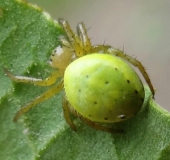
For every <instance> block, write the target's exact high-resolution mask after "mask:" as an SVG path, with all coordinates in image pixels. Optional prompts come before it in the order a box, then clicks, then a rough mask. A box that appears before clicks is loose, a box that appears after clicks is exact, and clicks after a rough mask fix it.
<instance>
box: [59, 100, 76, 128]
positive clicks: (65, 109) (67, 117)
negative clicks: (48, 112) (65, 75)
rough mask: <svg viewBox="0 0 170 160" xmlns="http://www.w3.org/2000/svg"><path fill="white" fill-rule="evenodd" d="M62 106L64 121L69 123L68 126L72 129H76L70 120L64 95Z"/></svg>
mask: <svg viewBox="0 0 170 160" xmlns="http://www.w3.org/2000/svg"><path fill="white" fill-rule="evenodd" d="M62 107H63V113H64V118H65V120H66V122H67V123H68V124H69V125H70V127H71V128H72V129H73V130H74V131H77V129H76V126H75V124H74V123H73V121H72V120H71V117H70V109H69V104H68V101H67V100H66V98H65V97H63V102H62Z"/></svg>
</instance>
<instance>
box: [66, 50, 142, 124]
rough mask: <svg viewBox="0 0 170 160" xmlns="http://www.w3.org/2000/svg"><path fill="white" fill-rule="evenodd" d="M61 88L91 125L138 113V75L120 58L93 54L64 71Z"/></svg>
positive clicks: (72, 104) (78, 60) (139, 82)
mask: <svg viewBox="0 0 170 160" xmlns="http://www.w3.org/2000/svg"><path fill="white" fill-rule="evenodd" d="M64 87H65V92H66V96H67V98H68V101H69V102H70V104H71V106H72V107H73V108H74V109H75V110H76V111H77V112H78V113H79V114H80V115H82V116H83V117H85V118H87V119H90V120H91V121H94V122H105V123H113V122H119V121H122V120H126V119H128V118H130V117H132V116H133V115H134V114H135V113H137V112H138V111H139V110H140V108H141V107H142V104H143V101H144V96H145V93H144V87H143V84H142V82H141V80H140V78H139V77H138V75H137V73H136V72H135V71H134V70H133V69H132V67H131V66H130V65H129V64H127V63H126V62H125V61H123V60H122V59H120V58H118V57H115V56H112V55H109V54H98V53H93V54H90V55H86V56H83V57H81V58H79V59H77V60H75V61H74V62H72V63H71V64H70V65H69V66H68V67H67V68H66V70H65V75H64Z"/></svg>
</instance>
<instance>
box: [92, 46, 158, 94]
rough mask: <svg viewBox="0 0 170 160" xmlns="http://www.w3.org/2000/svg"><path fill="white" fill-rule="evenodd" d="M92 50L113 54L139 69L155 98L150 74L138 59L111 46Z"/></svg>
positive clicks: (95, 47)
mask: <svg viewBox="0 0 170 160" xmlns="http://www.w3.org/2000/svg"><path fill="white" fill-rule="evenodd" d="M92 50H93V52H102V53H107V54H111V55H114V56H117V57H120V58H122V59H124V60H126V61H128V62H129V63H131V64H132V65H133V66H135V67H137V68H138V69H139V71H140V72H141V74H142V75H143V77H144V79H145V81H146V82H147V84H148V86H149V88H150V90H151V92H152V94H153V97H154V94H155V90H154V88H153V85H152V83H151V81H150V78H149V75H148V73H147V72H146V70H145V68H144V66H143V65H142V64H141V62H140V61H138V60H137V59H135V58H133V57H131V56H128V55H127V54H125V53H124V52H122V51H120V50H118V49H114V48H111V47H110V46H107V45H98V46H93V48H92Z"/></svg>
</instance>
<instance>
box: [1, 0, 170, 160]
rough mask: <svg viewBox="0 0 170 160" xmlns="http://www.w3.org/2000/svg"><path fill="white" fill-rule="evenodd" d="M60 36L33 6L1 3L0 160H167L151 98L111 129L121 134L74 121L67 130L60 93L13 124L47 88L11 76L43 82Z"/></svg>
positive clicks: (165, 139) (168, 127)
mask: <svg viewBox="0 0 170 160" xmlns="http://www.w3.org/2000/svg"><path fill="white" fill-rule="evenodd" d="M62 34H63V31H62V29H61V28H60V26H59V25H58V23H57V22H54V21H53V20H52V19H51V18H50V16H49V15H48V14H47V13H45V12H44V11H43V10H42V9H40V8H38V7H33V6H32V5H30V4H27V3H25V2H22V1H19V0H18V1H15V0H0V80H1V81H0V82H1V83H0V122H1V123H0V160H19V159H22V160H34V159H41V160H43V159H44V160H108V159H109V160H121V159H122V160H133V159H134V160H144V159H145V160H152V159H153V160H168V159H170V138H169V137H170V114H169V113H168V112H167V111H165V110H163V109H162V108H160V107H159V106H158V105H157V104H156V102H155V101H154V100H152V98H151V96H150V95H151V93H150V91H149V89H148V88H147V87H146V91H145V92H146V98H145V103H144V105H143V107H142V109H141V111H140V112H139V113H138V114H137V115H135V116H134V117H133V118H131V119H130V120H127V121H125V122H122V123H117V124H116V125H114V127H117V128H121V129H124V130H125V133H123V134H111V133H104V132H101V131H96V130H94V129H92V128H90V127H88V126H87V125H86V124H84V123H82V122H81V121H80V120H76V126H77V130H78V131H77V132H74V131H73V130H71V128H70V127H69V125H68V124H67V123H66V122H65V119H64V117H63V114H62V107H61V97H62V95H63V93H61V94H59V95H56V96H54V97H53V98H51V99H49V100H47V101H45V102H44V103H41V104H39V105H37V106H36V107H35V108H33V109H32V110H31V111H29V112H28V113H26V114H25V115H23V116H22V117H21V118H20V119H19V121H18V123H14V122H13V117H14V115H15V113H16V112H17V111H18V110H19V109H20V108H21V107H22V106H23V105H24V104H26V103H27V102H29V101H31V100H33V99H34V98H35V97H36V96H38V95H39V94H41V93H43V92H44V91H45V90H47V89H48V87H37V86H33V85H31V84H20V83H14V82H12V81H11V80H10V79H9V78H8V77H6V76H5V74H4V72H3V67H6V68H8V69H9V70H11V71H12V72H13V73H14V74H15V75H16V74H17V75H26V76H34V77H37V78H41V77H42V78H45V77H47V76H48V75H49V74H50V71H51V68H50V67H49V66H48V64H47V60H48V58H49V56H50V53H51V51H52V50H53V49H54V48H55V47H56V46H57V45H58V44H59V41H58V37H59V36H60V35H62Z"/></svg>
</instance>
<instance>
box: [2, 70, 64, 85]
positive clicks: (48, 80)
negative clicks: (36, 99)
mask: <svg viewBox="0 0 170 160" xmlns="http://www.w3.org/2000/svg"><path fill="white" fill-rule="evenodd" d="M4 72H5V73H6V74H7V76H8V77H9V78H10V79H12V80H13V81H15V82H22V83H32V84H35V85H38V86H50V85H52V84H54V83H55V82H56V81H57V78H59V77H62V76H63V73H61V72H59V71H58V70H56V71H53V72H52V73H51V75H50V76H49V77H48V78H46V79H44V80H42V79H37V78H31V77H25V76H14V75H13V74H12V73H11V72H10V71H8V70H7V69H6V68H4Z"/></svg>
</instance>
